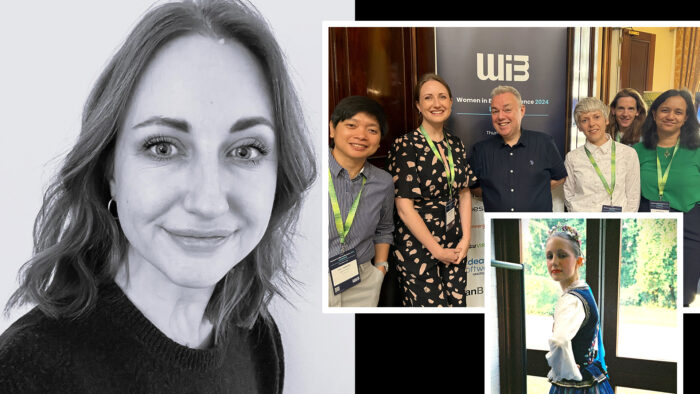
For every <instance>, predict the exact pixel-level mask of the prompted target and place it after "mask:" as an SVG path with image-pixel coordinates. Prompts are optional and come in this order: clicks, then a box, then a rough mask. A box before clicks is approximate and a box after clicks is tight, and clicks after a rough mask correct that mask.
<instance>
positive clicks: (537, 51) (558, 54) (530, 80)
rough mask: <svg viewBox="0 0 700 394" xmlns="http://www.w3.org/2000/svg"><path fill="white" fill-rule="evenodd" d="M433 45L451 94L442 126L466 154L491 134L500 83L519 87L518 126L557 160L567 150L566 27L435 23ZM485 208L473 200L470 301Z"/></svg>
mask: <svg viewBox="0 0 700 394" xmlns="http://www.w3.org/2000/svg"><path fill="white" fill-rule="evenodd" d="M435 44H436V47H435V48H436V49H435V51H436V59H437V60H436V62H437V73H438V74H439V75H440V76H441V77H443V78H444V79H445V81H446V82H447V83H448V84H449V85H450V89H451V91H452V96H453V104H452V116H451V117H450V120H449V122H448V125H447V128H448V129H449V130H450V131H452V132H453V133H454V134H455V135H457V136H458V137H459V138H460V139H461V140H462V142H463V143H464V145H465V147H466V148H467V154H468V155H469V154H470V152H471V149H472V146H473V145H474V144H475V143H476V142H478V141H480V140H482V139H484V138H487V137H488V136H491V135H495V134H496V132H495V130H494V128H493V124H492V123H491V113H490V112H491V111H490V101H491V98H490V96H491V91H492V90H493V89H494V88H495V87H496V86H499V85H509V86H513V87H515V88H516V89H518V91H519V92H520V94H521V96H522V99H523V104H524V105H525V116H524V118H523V120H522V127H523V128H525V129H528V130H535V131H541V132H544V133H547V134H549V135H551V136H552V137H553V138H554V141H555V143H556V145H557V148H558V149H559V152H560V153H561V155H562V157H564V156H565V155H566V146H565V145H566V131H567V124H566V112H567V108H566V98H567V88H566V86H567V75H566V64H567V30H566V28H550V27H536V28H529V27H513V28H510V27H497V28H491V27H459V28H455V27H438V28H436V29H435ZM556 198H557V197H556V196H555V199H556ZM555 205H556V204H555ZM483 212H484V208H483V202H482V201H481V200H480V199H479V198H474V200H473V207H472V233H471V245H470V246H471V247H470V250H469V254H468V256H467V260H468V265H467V270H468V277H467V305H468V306H477V307H480V306H483V305H484V298H483V294H484V271H485V269H486V266H485V263H484V261H485V257H484V247H483V246H484V217H483ZM486 261H488V260H486Z"/></svg>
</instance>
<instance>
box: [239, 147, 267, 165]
mask: <svg viewBox="0 0 700 394" xmlns="http://www.w3.org/2000/svg"><path fill="white" fill-rule="evenodd" d="M267 153H268V150H267V148H265V146H263V145H261V144H259V143H250V144H247V145H241V146H237V147H235V148H233V150H231V157H233V158H234V159H236V160H245V161H250V162H252V163H254V164H255V163H256V161H257V160H259V159H261V158H262V157H263V156H265V155H267Z"/></svg>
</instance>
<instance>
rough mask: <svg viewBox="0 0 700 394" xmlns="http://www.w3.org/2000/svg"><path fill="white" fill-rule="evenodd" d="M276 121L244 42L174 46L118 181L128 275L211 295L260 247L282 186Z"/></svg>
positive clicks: (123, 146) (135, 123) (115, 192)
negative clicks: (142, 272)
mask: <svg viewBox="0 0 700 394" xmlns="http://www.w3.org/2000/svg"><path fill="white" fill-rule="evenodd" d="M273 125H274V114H273V111H272V106H271V100H270V95H269V89H268V86H267V82H266V79H265V75H264V74H263V71H262V69H261V67H260V65H259V63H258V62H257V61H256V60H255V59H254V58H253V56H252V54H251V53H250V52H249V51H248V49H246V48H245V47H244V46H243V45H242V44H240V43H239V42H237V41H232V40H226V41H217V40H215V39H212V38H209V37H204V36H200V35H188V36H184V37H180V38H177V39H174V40H173V41H171V42H169V43H167V44H166V45H165V46H164V47H163V48H162V49H160V50H159V52H158V53H157V54H156V55H155V57H154V58H153V59H152V61H151V63H150V64H149V65H148V66H147V68H146V69H145V71H144V73H143V75H142V76H141V79H140V81H139V83H138V85H137V86H136V88H135V90H134V92H133V95H132V97H131V101H130V102H129V107H128V109H127V112H126V116H125V118H124V120H123V122H122V126H121V129H120V131H119V134H118V136H117V142H116V148H115V157H114V170H113V173H112V178H111V179H110V188H111V193H112V197H113V198H114V200H115V201H116V202H117V210H118V216H119V223H120V225H121V227H122V230H123V231H124V234H125V236H126V238H127V240H128V241H129V253H128V256H129V257H128V258H129V262H128V263H129V271H130V272H134V271H136V272H138V270H139V269H141V268H155V269H156V271H154V272H159V273H160V274H162V275H163V278H165V279H166V280H168V281H170V282H172V283H174V284H176V285H179V286H184V287H188V288H205V287H207V288H208V287H212V286H214V285H215V284H216V282H218V281H219V280H220V279H221V278H222V277H223V276H224V275H225V274H226V273H227V272H228V271H229V270H230V269H231V268H232V267H233V266H235V265H236V264H237V263H239V262H240V261H241V260H242V259H243V258H244V257H245V256H246V255H248V254H249V253H250V252H251V251H252V250H253V248H255V246H256V245H257V244H258V242H259V241H260V240H261V238H262V236H263V234H264V233H265V230H266V229H267V225H268V222H269V220H270V213H271V211H272V205H273V201H274V197H275V186H276V181H277V150H276V145H275V130H274V126H273Z"/></svg>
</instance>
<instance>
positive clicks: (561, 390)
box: [547, 281, 614, 394]
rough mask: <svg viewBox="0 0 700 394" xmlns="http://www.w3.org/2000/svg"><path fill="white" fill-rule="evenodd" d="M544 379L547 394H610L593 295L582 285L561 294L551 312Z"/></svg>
mask: <svg viewBox="0 0 700 394" xmlns="http://www.w3.org/2000/svg"><path fill="white" fill-rule="evenodd" d="M547 363H549V366H550V367H551V368H552V369H551V370H550V371H549V374H548V375H547V377H548V378H549V381H550V382H551V383H552V387H551V389H550V390H549V393H550V394H593V393H606V394H607V393H610V394H613V393H614V392H613V389H612V387H611V386H610V382H609V377H608V373H607V370H606V366H605V348H604V347H603V341H602V337H601V333H600V316H599V315H598V306H597V305H596V302H595V299H594V298H593V293H591V289H590V288H589V287H588V285H587V284H586V282H584V281H576V282H574V283H573V284H571V286H569V287H568V288H567V289H566V291H564V293H563V294H562V296H561V297H560V298H559V301H558V302H557V305H556V307H555V309H554V327H553V329H552V337H551V338H550V339H549V353H547Z"/></svg>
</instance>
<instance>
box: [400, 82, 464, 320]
mask: <svg viewBox="0 0 700 394" xmlns="http://www.w3.org/2000/svg"><path fill="white" fill-rule="evenodd" d="M414 91H415V97H414V99H415V104H416V107H417V108H418V111H419V112H420V114H421V117H422V123H421V125H420V126H419V127H418V129H416V130H413V131H411V132H409V133H406V134H404V135H403V136H401V137H399V138H397V139H396V140H395V141H394V144H393V146H392V148H391V149H390V151H389V167H388V169H389V173H391V174H392V176H393V178H394V190H395V195H396V210H397V214H398V218H397V220H396V231H395V232H394V246H395V248H394V256H395V258H396V261H397V269H398V271H399V281H400V283H401V286H400V287H401V289H402V292H403V294H402V303H403V305H404V306H466V298H465V296H466V287H467V275H466V256H467V251H468V250H469V238H470V235H471V209H472V207H471V193H470V191H469V186H470V185H472V184H473V183H474V181H475V180H476V178H475V177H474V176H473V175H472V172H471V170H470V169H469V165H468V164H467V157H466V151H465V148H464V145H463V144H462V141H461V140H460V139H459V138H458V137H456V136H455V135H453V134H451V133H449V132H448V131H447V130H445V129H444V124H445V122H446V121H447V119H448V118H449V116H450V113H451V110H452V93H451V91H450V88H449V86H448V85H447V83H445V81H444V80H443V79H442V78H440V77H439V76H438V75H435V74H426V75H424V76H422V77H421V79H420V80H419V81H418V84H417V85H416V89H415V90H414Z"/></svg>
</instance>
